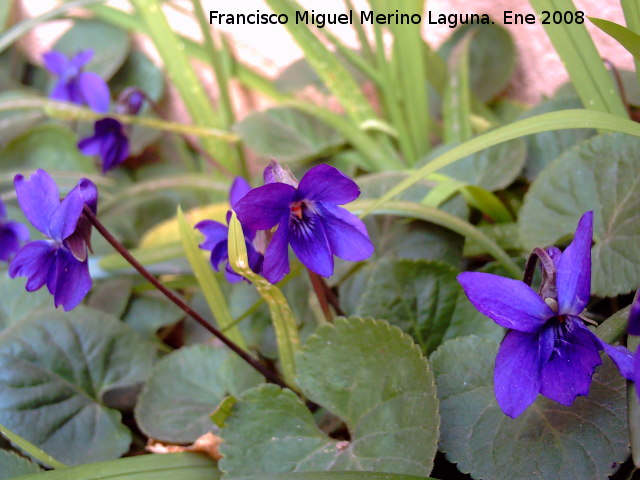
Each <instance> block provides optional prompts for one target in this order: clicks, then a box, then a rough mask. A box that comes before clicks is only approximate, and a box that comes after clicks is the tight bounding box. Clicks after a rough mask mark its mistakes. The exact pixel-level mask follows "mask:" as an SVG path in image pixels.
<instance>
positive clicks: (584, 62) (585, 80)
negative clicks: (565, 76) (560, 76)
mask: <svg viewBox="0 0 640 480" xmlns="http://www.w3.org/2000/svg"><path fill="white" fill-rule="evenodd" d="M529 1H530V3H531V5H532V7H533V8H534V10H535V11H536V12H537V13H538V18H540V19H541V21H542V20H544V18H543V14H542V12H543V11H547V12H550V13H551V14H552V15H553V13H554V12H567V11H569V12H574V13H575V12H576V11H577V9H576V7H575V5H574V4H573V2H572V0H529ZM545 16H546V14H545ZM543 26H544V29H545V31H546V32H547V35H549V38H550V39H551V43H553V46H554V48H555V49H556V51H557V52H558V55H560V58H561V59H562V62H563V63H564V66H565V68H566V69H567V73H569V77H570V78H571V83H572V84H573V86H574V88H575V89H576V92H577V93H578V96H579V97H580V100H582V104H583V105H584V107H585V108H588V109H590V110H597V111H600V112H607V113H611V114H614V115H619V116H621V117H626V116H627V112H626V110H625V107H624V105H623V104H622V100H621V99H620V95H619V94H618V89H617V88H616V86H615V84H614V83H613V78H612V77H611V75H610V74H609V72H607V69H606V68H605V67H604V63H603V62H602V59H601V58H600V54H599V53H598V50H597V49H596V47H595V45H594V43H593V40H592V39H591V36H590V35H589V32H587V29H586V28H585V26H584V24H579V23H577V22H576V21H575V20H574V21H573V22H572V23H565V22H564V20H563V21H562V22H560V23H558V24H555V23H554V22H553V18H551V20H550V21H549V24H546V25H543Z"/></svg>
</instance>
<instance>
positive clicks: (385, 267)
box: [356, 260, 503, 352]
mask: <svg viewBox="0 0 640 480" xmlns="http://www.w3.org/2000/svg"><path fill="white" fill-rule="evenodd" d="M458 273H460V272H459V271H457V270H456V269H454V268H452V267H450V266H447V265H444V264H442V263H440V262H432V261H425V260H382V261H380V262H378V263H377V264H376V265H375V266H373V268H372V270H371V272H370V276H369V278H368V279H367V281H366V283H365V284H364V288H362V289H361V290H360V301H359V304H358V308H357V309H356V315H360V316H373V317H375V318H380V319H384V320H387V321H389V322H390V323H391V324H393V325H396V326H398V327H400V328H401V329H402V330H404V331H405V332H407V333H409V334H410V335H411V336H413V338H414V339H415V340H416V342H418V343H419V344H420V345H421V346H422V347H423V349H424V350H425V351H426V352H431V351H432V350H434V349H435V348H436V347H437V346H438V345H440V343H441V342H443V341H444V340H446V339H449V338H454V337H456V336H459V335H468V334H471V333H476V334H478V335H482V336H487V337H490V338H494V339H496V340H498V339H500V338H501V337H502V335H503V329H502V328H501V327H499V326H497V325H496V324H495V323H494V322H492V321H491V320H489V319H488V318H487V317H485V316H484V315H482V314H480V313H478V312H477V311H475V309H473V308H469V307H470V306H471V304H470V303H469V300H468V299H467V297H466V296H465V295H464V292H463V291H462V288H461V287H460V285H459V284H458V282H457V280H456V276H457V275H458Z"/></svg>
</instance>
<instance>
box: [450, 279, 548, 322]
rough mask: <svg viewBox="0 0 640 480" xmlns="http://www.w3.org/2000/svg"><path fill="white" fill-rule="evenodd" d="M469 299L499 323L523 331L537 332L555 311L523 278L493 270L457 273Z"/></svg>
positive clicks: (481, 311) (479, 309)
mask: <svg viewBox="0 0 640 480" xmlns="http://www.w3.org/2000/svg"><path fill="white" fill-rule="evenodd" d="M458 282H460V285H462V288H463V289H464V293H465V294H466V295H467V297H468V298H469V301H470V302H471V303H472V304H473V306H474V307H476V310H478V311H479V312H480V313H482V314H484V315H486V316H487V317H489V318H490V319H492V320H493V321H494V322H496V323H497V324H498V325H501V326H503V327H505V328H510V329H512V330H518V331H520V332H535V331H536V330H538V329H539V328H540V327H542V325H543V324H544V323H545V322H546V321H547V320H548V319H549V318H551V317H553V316H554V315H555V314H554V313H553V311H552V310H551V309H550V308H549V307H548V306H547V304H545V303H544V301H543V300H542V299H541V298H540V297H539V296H538V294H537V293H536V292H535V291H533V290H532V289H531V287H529V286H528V285H527V284H525V283H524V282H521V281H520V280H512V279H510V278H504V277H500V276H498V275H493V274H491V273H482V272H463V273H461V274H460V275H458Z"/></svg>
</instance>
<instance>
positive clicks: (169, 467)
mask: <svg viewBox="0 0 640 480" xmlns="http://www.w3.org/2000/svg"><path fill="white" fill-rule="evenodd" d="M219 478H220V471H219V470H218V468H217V467H216V463H215V462H214V461H213V460H212V459H211V458H209V457H207V456H205V455H201V454H197V453H166V454H163V455H140V456H137V457H128V458H119V459H117V460H109V461H106V462H97V463H89V464H86V465H80V466H78V467H69V468H65V469H64V470H52V471H50V472H42V473H34V474H31V475H23V476H21V477H17V478H16V479H15V480H18V479H20V480H102V479H109V480H174V479H180V480H218V479H219Z"/></svg>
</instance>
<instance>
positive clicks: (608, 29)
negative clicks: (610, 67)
mask: <svg viewBox="0 0 640 480" xmlns="http://www.w3.org/2000/svg"><path fill="white" fill-rule="evenodd" d="M589 20H591V23H593V24H594V25H595V26H596V27H598V28H599V29H600V30H602V31H603V32H604V33H606V34H607V35H609V36H610V37H613V38H614V39H615V40H617V42H618V43H619V44H620V45H622V46H623V47H624V48H626V49H627V51H628V52H629V53H630V54H631V55H633V56H634V57H637V58H640V35H638V34H637V33H635V32H633V31H632V30H629V29H628V28H626V27H624V26H622V25H619V24H617V23H615V22H610V21H609V20H604V19H602V18H594V17H589Z"/></svg>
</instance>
